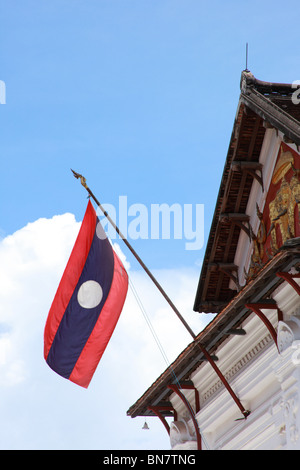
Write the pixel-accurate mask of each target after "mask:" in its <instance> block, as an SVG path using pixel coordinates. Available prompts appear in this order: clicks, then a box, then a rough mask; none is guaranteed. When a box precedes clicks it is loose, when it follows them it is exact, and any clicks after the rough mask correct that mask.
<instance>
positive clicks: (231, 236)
mask: <svg viewBox="0 0 300 470" xmlns="http://www.w3.org/2000/svg"><path fill="white" fill-rule="evenodd" d="M293 93H295V88H294V87H293V86H292V85H289V84H274V83H269V82H262V81H260V80H257V79H256V78H255V77H253V75H252V74H251V73H250V72H248V71H244V72H243V73H242V77H241V94H240V99H239V104H238V110H237V114H236V119H235V122H234V126H233V131H232V135H231V139H230V144H229V148H228V153H227V158H226V162H225V166H224V171H223V175H222V180H221V185H220V189H219V193H218V197H217V202H216V207H215V212H214V215H213V220H212V225H211V229H210V234H209V237H208V242H207V247H206V252H205V256H204V260H203V265H202V270H201V274H200V279H199V283H198V288H197V292H196V297H195V302H194V311H196V312H204V313H219V312H221V311H222V310H223V309H224V308H225V307H226V305H227V304H228V303H229V302H230V301H231V300H232V299H233V298H234V297H235V295H236V294H237V293H238V292H239V290H240V286H239V279H238V276H237V271H238V268H239V266H237V267H234V264H235V255H236V250H237V246H238V241H239V237H240V234H241V231H244V232H245V233H246V234H247V235H248V237H249V238H251V237H253V236H254V234H253V230H252V227H251V226H250V224H249V217H248V215H247V214H246V208H247V204H248V201H249V196H250V193H251V189H252V186H253V183H254V181H255V182H258V183H259V185H260V186H261V188H262V190H264V189H266V188H264V185H265V182H264V181H263V173H262V169H263V168H262V164H261V163H260V162H259V158H260V153H261V149H262V144H263V141H264V137H265V132H266V129H267V128H270V127H272V128H275V129H276V131H278V132H281V133H283V136H284V139H283V140H284V141H289V142H293V143H294V144H296V146H298V148H299V149H300V104H299V105H298V106H297V105H295V104H294V103H293V101H292V96H293ZM230 266H232V269H230ZM212 267H213V269H212Z"/></svg>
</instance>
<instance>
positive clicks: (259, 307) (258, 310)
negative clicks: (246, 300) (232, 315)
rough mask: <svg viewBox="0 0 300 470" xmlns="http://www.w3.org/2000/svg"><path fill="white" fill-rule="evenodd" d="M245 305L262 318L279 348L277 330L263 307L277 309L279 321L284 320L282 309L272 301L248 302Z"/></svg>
mask: <svg viewBox="0 0 300 470" xmlns="http://www.w3.org/2000/svg"><path fill="white" fill-rule="evenodd" d="M245 307H246V308H249V309H250V310H252V312H254V313H255V314H256V315H257V316H258V317H259V318H260V319H261V321H262V322H263V323H264V324H265V325H266V327H267V328H268V330H269V332H270V334H271V336H272V338H273V340H274V342H275V344H276V347H277V349H278V345H277V333H276V330H275V328H274V326H273V325H272V323H271V322H270V320H269V319H268V318H267V317H266V315H265V314H264V313H263V312H262V311H261V310H262V309H272V310H277V315H278V321H280V320H282V312H281V310H280V309H279V308H278V307H277V305H276V304H275V303H274V304H272V303H263V302H262V303H255V304H246V305H245Z"/></svg>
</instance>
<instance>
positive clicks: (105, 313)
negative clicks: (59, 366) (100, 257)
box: [69, 252, 128, 388]
mask: <svg viewBox="0 0 300 470" xmlns="http://www.w3.org/2000/svg"><path fill="white" fill-rule="evenodd" d="M127 289H128V275H127V272H126V271H125V269H124V268H123V265H122V263H121V261H120V260H119V258H118V256H117V255H116V253H115V252H114V276H113V281H112V285H111V288H110V291H109V294H108V297H107V299H106V302H105V304H104V306H103V308H102V310H101V313H100V316H99V318H98V320H97V323H96V325H95V327H94V329H93V331H92V333H91V335H90V337H89V339H88V340H87V342H86V344H85V346H84V348H83V350H82V352H81V354H80V356H79V358H78V360H77V362H76V364H75V367H74V369H73V371H72V373H71V375H70V377H69V380H71V381H72V382H74V383H76V384H77V385H80V386H81V387H84V388H87V387H88V386H89V383H90V381H91V379H92V377H93V374H94V372H95V370H96V368H97V365H98V363H99V361H100V359H101V357H102V355H103V353H104V351H105V348H106V346H107V344H108V342H109V340H110V338H111V336H112V334H113V331H114V329H115V327H116V324H117V322H118V319H119V316H120V314H121V311H122V308H123V304H124V302H125V298H126V294H127Z"/></svg>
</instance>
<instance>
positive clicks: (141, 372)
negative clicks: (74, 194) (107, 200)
mask: <svg viewBox="0 0 300 470" xmlns="http://www.w3.org/2000/svg"><path fill="white" fill-rule="evenodd" d="M79 227H80V223H79V222H76V220H75V218H74V216H73V215H72V214H64V215H60V216H55V217H53V218H52V219H39V220H37V221H36V222H34V223H30V224H28V225H27V226H26V227H24V228H22V229H21V230H18V231H17V232H15V233H14V234H13V235H10V236H8V237H6V238H4V239H2V240H1V241H0V285H1V290H0V386H1V389H0V415H1V426H0V448H2V449H49V448H50V449H64V448H65V449H126V448H127V449H139V448H141V449H142V448H144V449H146V448H150V449H151V448H152V449H158V448H162V449H168V448H169V439H168V437H167V435H166V432H165V430H164V429H163V427H162V426H161V423H159V422H158V421H159V420H157V419H155V420H154V421H153V420H150V421H151V423H150V428H151V429H152V432H150V433H149V432H147V433H145V431H141V427H142V425H143V420H142V418H141V420H142V422H141V420H139V419H138V418H137V419H135V420H132V419H130V418H129V417H127V416H126V411H127V409H128V408H129V407H130V405H132V404H133V403H134V402H135V401H136V400H137V399H138V398H139V397H140V395H141V394H142V393H143V392H144V391H145V390H146V389H147V388H148V387H149V386H150V385H151V383H152V382H153V381H154V380H155V379H156V378H157V376H158V375H159V374H160V373H161V372H163V370H165V369H166V367H167V364H166V362H165V360H164V358H163V356H162V354H161V352H160V350H159V348H158V346H157V344H156V343H155V340H154V338H153V336H152V334H151V332H150V330H149V327H148V325H147V322H146V320H145V318H144V317H143V314H142V312H141V310H140V308H139V307H138V305H137V302H136V299H135V297H134V295H133V292H132V290H131V288H130V289H129V291H128V296H127V299H126V303H125V306H124V309H123V312H122V315H121V317H120V320H119V323H118V324H117V327H116V330H115V332H114V334H113V336H112V339H111V341H110V343H109V345H108V347H107V350H106V351H105V353H104V355H103V358H102V360H101V361H100V364H99V366H98V369H97V371H96V373H95V375H94V377H93V379H92V382H91V384H90V386H89V389H88V390H85V389H82V388H81V387H78V386H76V385H75V384H73V383H71V382H69V381H67V380H65V379H63V378H61V377H59V376H58V375H57V374H55V373H54V372H53V371H52V370H51V369H50V368H49V367H48V366H47V365H46V363H45V361H44V358H43V331H44V325H45V321H46V318H47V314H48V311H49V308H50V305H51V302H52V299H53V297H54V294H55V291H56V289H57V286H58V283H59V280H60V278H61V275H62V273H63V270H64V268H65V265H66V263H67V260H68V257H69V255H70V253H71V250H72V247H73V244H74V241H75V239H76V236H77V233H78V230H79ZM115 248H116V250H117V252H118V254H119V255H120V257H121V258H122V261H123V262H124V264H125V266H126V268H127V270H128V271H129V274H130V279H131V280H132V283H133V285H134V287H135V289H136V291H137V292H138V295H139V297H140V299H141V302H142V304H143V306H144V308H145V310H146V311H147V315H148V318H149V320H150V322H151V325H152V327H153V328H154V329H155V332H156V334H157V336H158V337H159V340H160V342H161V345H162V347H163V348H164V351H165V352H166V354H167V356H168V359H169V360H170V361H173V360H174V358H175V357H176V355H177V354H179V353H180V352H181V350H182V349H183V348H184V347H185V346H186V345H187V344H188V343H189V342H190V341H191V338H190V337H189V334H187V333H186V331H185V329H184V327H183V326H182V325H181V323H180V321H179V320H178V319H177V317H176V316H175V314H174V313H173V312H172V311H171V309H170V307H169V306H168V305H167V303H166V301H165V299H163V298H162V296H161V294H159V293H158V291H157V289H156V287H155V286H154V285H153V284H152V282H151V281H150V279H149V278H147V275H146V274H145V273H144V272H142V271H138V272H132V271H131V269H130V264H129V262H128V260H127V259H126V256H125V254H124V253H123V252H122V249H121V247H120V246H119V245H118V246H115ZM154 275H156V277H157V279H158V280H159V282H160V283H161V284H162V286H163V287H164V288H165V289H166V291H167V293H168V295H170V297H171V298H172V300H173V301H174V303H175V304H176V305H177V307H178V308H179V309H181V312H182V314H183V315H184V316H185V318H186V319H187V321H188V323H189V324H191V325H192V327H193V328H194V331H195V332H196V333H198V332H199V331H200V329H201V328H202V327H203V326H204V324H203V321H202V318H201V317H199V316H198V315H197V314H195V313H192V311H191V310H192V304H193V299H194V294H195V291H196V285H197V278H198V272H197V271H194V270H192V269H180V270H172V271H171V270H159V271H157V272H156V273H154ZM205 320H206V322H207V319H206V318H205ZM145 434H146V435H145Z"/></svg>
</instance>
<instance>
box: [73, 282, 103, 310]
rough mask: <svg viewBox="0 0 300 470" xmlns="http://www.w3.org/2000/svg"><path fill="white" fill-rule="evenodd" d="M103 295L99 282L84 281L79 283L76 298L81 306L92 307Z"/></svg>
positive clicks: (97, 303)
mask: <svg viewBox="0 0 300 470" xmlns="http://www.w3.org/2000/svg"><path fill="white" fill-rule="evenodd" d="M102 297H103V290H102V287H101V286H100V284H99V282H96V281H86V282H84V283H83V284H81V286H80V288H79V291H78V294H77V300H78V303H79V305H80V306H81V307H83V308H94V307H97V305H99V304H100V302H101V300H102Z"/></svg>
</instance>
